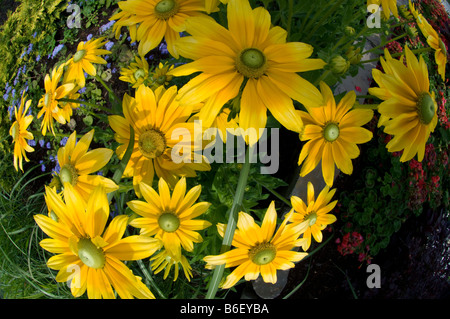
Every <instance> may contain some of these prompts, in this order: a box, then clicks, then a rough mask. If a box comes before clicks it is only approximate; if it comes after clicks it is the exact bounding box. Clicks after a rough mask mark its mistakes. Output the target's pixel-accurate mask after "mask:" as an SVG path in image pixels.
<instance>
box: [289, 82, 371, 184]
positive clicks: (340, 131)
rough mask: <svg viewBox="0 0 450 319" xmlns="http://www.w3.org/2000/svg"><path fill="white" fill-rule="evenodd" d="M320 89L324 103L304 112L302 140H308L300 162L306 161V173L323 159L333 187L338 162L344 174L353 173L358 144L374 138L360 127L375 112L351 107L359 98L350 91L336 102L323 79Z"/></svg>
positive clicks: (303, 170)
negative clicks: (353, 162) (353, 160)
mask: <svg viewBox="0 0 450 319" xmlns="http://www.w3.org/2000/svg"><path fill="white" fill-rule="evenodd" d="M320 89H321V92H322V94H323V98H324V101H325V104H324V106H322V107H319V108H311V107H307V112H303V111H301V114H302V118H303V121H304V123H305V130H304V132H303V133H302V134H301V136H300V139H301V140H302V141H308V142H307V143H306V144H305V145H304V146H303V147H302V150H301V152H300V156H299V159H298V165H301V164H303V165H302V168H301V171H300V175H301V176H305V175H307V174H308V173H310V172H311V171H312V170H313V169H314V168H315V167H316V166H317V165H318V164H319V163H320V162H322V174H323V178H324V180H325V183H326V184H327V185H328V186H330V187H331V185H333V180H334V171H335V165H336V166H337V167H338V168H339V169H340V170H341V171H342V172H343V173H344V174H348V175H350V174H352V172H353V164H352V161H351V160H352V159H354V158H356V157H358V156H359V154H360V151H359V148H358V146H357V144H361V143H366V142H368V141H369V140H370V139H371V138H372V132H370V131H369V130H367V129H365V128H362V127H361V126H362V125H364V124H366V123H368V122H369V121H370V120H371V119H372V117H373V111H372V110H367V109H366V110H363V109H352V107H353V105H354V104H355V101H356V94H355V92H354V91H350V92H348V93H347V94H346V95H345V96H344V97H343V98H342V99H341V100H340V101H339V103H338V104H337V105H336V102H335V99H334V96H333V92H332V91H331V89H330V88H329V87H328V85H326V84H325V83H324V82H321V83H320Z"/></svg>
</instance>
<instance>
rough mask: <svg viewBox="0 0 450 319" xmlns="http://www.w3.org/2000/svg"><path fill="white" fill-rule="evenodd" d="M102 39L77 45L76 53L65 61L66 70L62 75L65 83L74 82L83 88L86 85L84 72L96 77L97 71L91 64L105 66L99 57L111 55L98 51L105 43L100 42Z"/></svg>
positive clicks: (105, 51)
mask: <svg viewBox="0 0 450 319" xmlns="http://www.w3.org/2000/svg"><path fill="white" fill-rule="evenodd" d="M104 39H105V38H104V37H101V38H98V39H91V40H89V41H86V42H83V41H82V42H80V43H78V46H77V52H76V53H75V54H74V55H73V57H72V58H71V59H70V60H69V61H67V70H66V73H65V75H64V82H65V83H68V82H75V83H76V84H78V85H79V86H80V87H82V88H83V87H84V86H85V85H86V78H85V76H84V72H86V73H87V74H89V75H90V76H96V75H97V70H96V69H95V67H94V65H93V64H92V63H97V64H106V61H105V59H103V58H101V57H99V55H103V54H110V53H111V51H108V50H104V49H100V48H101V47H102V46H103V45H105V43H106V41H105V42H102V41H103V40H104Z"/></svg>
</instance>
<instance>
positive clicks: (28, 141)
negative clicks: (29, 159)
mask: <svg viewBox="0 0 450 319" xmlns="http://www.w3.org/2000/svg"><path fill="white" fill-rule="evenodd" d="M27 143H28V145H30V146H36V141H35V140H27Z"/></svg>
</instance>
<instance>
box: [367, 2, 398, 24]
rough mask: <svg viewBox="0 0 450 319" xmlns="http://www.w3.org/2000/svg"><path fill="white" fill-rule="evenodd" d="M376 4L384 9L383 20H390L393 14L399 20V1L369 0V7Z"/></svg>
mask: <svg viewBox="0 0 450 319" xmlns="http://www.w3.org/2000/svg"><path fill="white" fill-rule="evenodd" d="M371 4H376V5H379V6H380V5H381V6H382V8H383V18H384V19H385V20H388V19H389V17H390V16H391V13H392V15H393V16H394V17H396V18H398V9H397V0H367V5H368V6H369V5H371Z"/></svg>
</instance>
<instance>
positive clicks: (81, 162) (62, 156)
mask: <svg viewBox="0 0 450 319" xmlns="http://www.w3.org/2000/svg"><path fill="white" fill-rule="evenodd" d="M93 136H94V130H91V131H89V132H88V133H86V134H85V135H83V137H81V138H80V140H79V141H78V142H77V141H76V132H73V133H72V134H71V135H70V136H69V138H68V139H67V143H66V145H65V146H63V147H60V148H59V150H58V153H57V154H58V162H59V166H60V171H59V174H57V176H58V177H59V180H60V182H61V185H62V186H63V187H64V188H65V187H66V184H67V183H68V184H70V185H72V186H73V188H74V189H75V190H76V191H77V192H78V193H79V194H80V195H81V197H82V198H84V199H85V200H86V201H87V199H88V198H89V194H90V193H91V192H92V190H93V189H94V188H95V187H96V186H98V185H102V186H103V187H104V188H105V191H106V192H107V193H110V192H113V191H115V190H117V189H118V188H119V187H118V186H117V185H116V183H114V182H113V181H112V180H110V179H109V178H106V177H104V176H101V175H97V174H93V173H95V172H97V171H99V170H100V169H102V168H103V167H104V166H105V165H106V164H107V163H108V162H109V160H110V159H111V156H112V154H113V151H112V150H110V149H107V148H97V149H94V150H91V151H88V149H89V146H90V144H91V141H92V138H93Z"/></svg>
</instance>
